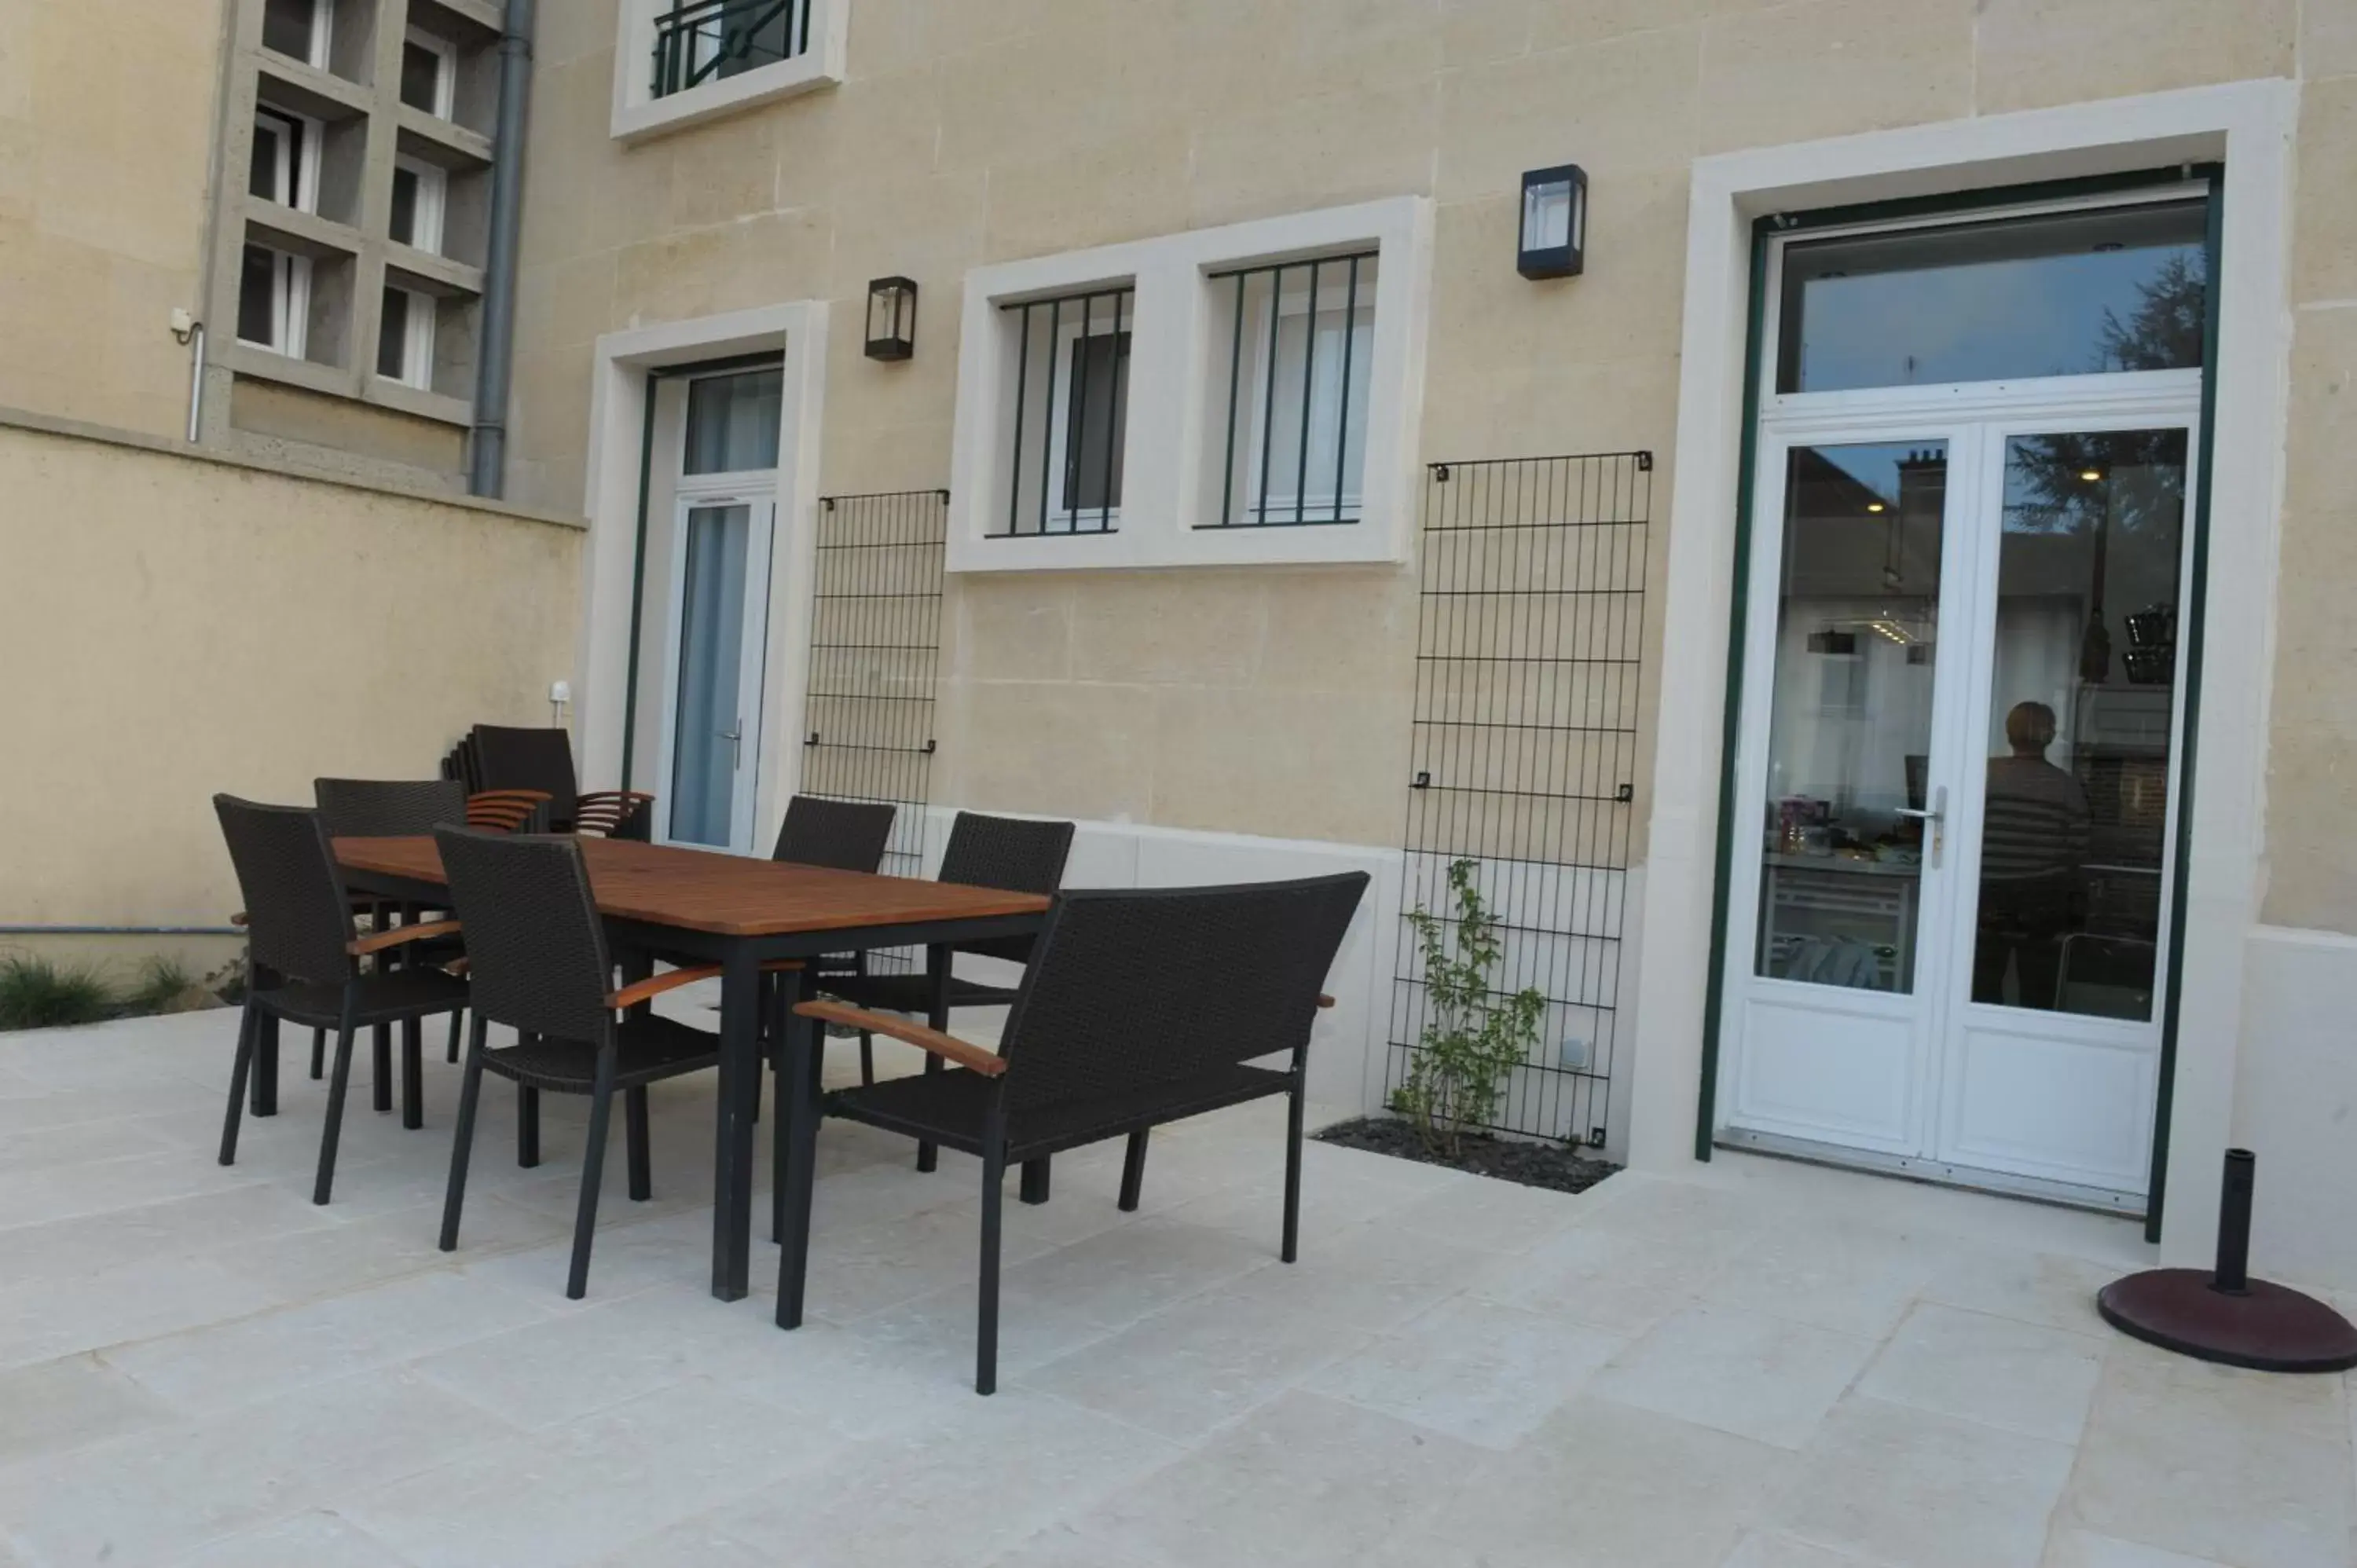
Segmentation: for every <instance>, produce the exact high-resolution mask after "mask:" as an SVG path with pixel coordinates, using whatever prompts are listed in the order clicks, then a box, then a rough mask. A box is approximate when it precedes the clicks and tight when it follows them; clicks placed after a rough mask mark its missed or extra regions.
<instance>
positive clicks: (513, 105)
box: [467, 0, 533, 499]
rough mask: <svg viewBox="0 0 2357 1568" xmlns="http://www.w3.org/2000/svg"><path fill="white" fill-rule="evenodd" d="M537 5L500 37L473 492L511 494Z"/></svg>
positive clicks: (524, 8)
mask: <svg viewBox="0 0 2357 1568" xmlns="http://www.w3.org/2000/svg"><path fill="white" fill-rule="evenodd" d="M532 21H533V0H507V16H506V20H505V24H504V25H503V26H502V27H501V28H500V123H499V130H498V134H497V135H496V136H494V137H493V139H492V142H491V224H490V245H489V248H488V251H487V253H486V254H485V256H484V258H483V327H482V353H481V360H480V364H479V368H478V370H477V372H476V376H475V439H474V445H473V450H472V453H471V463H470V468H469V472H468V477H467V489H468V491H469V492H471V493H473V494H475V495H479V496H490V497H492V498H494V499H496V498H498V497H499V496H500V495H501V494H502V493H503V492H504V491H505V490H506V489H507V458H508V383H509V381H510V380H511V372H512V371H513V370H514V364H515V282H516V277H515V274H516V232H517V230H518V229H519V228H521V227H522V221H523V128H524V108H525V104H524V100H525V96H526V95H527V94H528V93H529V92H530V91H531V90H532Z"/></svg>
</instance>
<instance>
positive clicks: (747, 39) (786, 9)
mask: <svg viewBox="0 0 2357 1568" xmlns="http://www.w3.org/2000/svg"><path fill="white" fill-rule="evenodd" d="M794 10H795V0H770V5H767V6H759V7H755V8H753V9H751V10H748V11H747V12H746V13H745V14H744V15H743V16H739V17H734V18H731V19H730V20H729V21H728V23H727V25H726V32H725V33H724V34H723V39H722V44H721V47H722V48H725V49H726V53H725V54H724V55H723V56H722V57H721V60H720V66H719V69H718V70H716V71H715V72H714V73H713V74H714V75H716V76H741V75H743V74H744V73H745V72H747V71H748V70H760V69H761V68H762V67H763V66H765V65H775V64H777V63H778V62H779V61H780V60H781V59H791V58H792V56H793V52H794V48H793V46H794V33H793V20H794ZM748 21H749V22H751V23H753V24H754V25H753V27H750V28H748V29H745V30H744V31H741V32H740V31H739V30H738V29H739V28H742V27H744V24H745V23H746V22H748Z"/></svg>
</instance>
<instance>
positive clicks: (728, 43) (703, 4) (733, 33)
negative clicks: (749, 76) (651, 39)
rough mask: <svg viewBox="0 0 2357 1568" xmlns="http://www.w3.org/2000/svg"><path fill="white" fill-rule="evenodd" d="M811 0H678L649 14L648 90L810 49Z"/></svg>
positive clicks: (678, 88)
mask: <svg viewBox="0 0 2357 1568" xmlns="http://www.w3.org/2000/svg"><path fill="white" fill-rule="evenodd" d="M811 4H812V0H692V3H690V0H679V3H677V4H674V5H673V6H672V8H671V9H670V10H668V11H662V12H658V13H657V14H656V16H655V74H654V95H655V96H656V97H657V98H668V97H670V96H671V95H672V94H673V93H674V92H684V91H687V90H688V89H690V88H692V87H700V86H702V85H703V84H704V83H705V82H707V81H717V80H720V79H723V78H726V77H731V76H742V75H743V74H744V73H745V72H747V71H748V70H759V69H760V68H761V67H763V66H765V65H775V64H777V63H778V62H780V60H789V59H795V58H796V57H798V56H800V55H802V54H803V53H804V52H805V51H807V50H808V49H809V48H810V20H811V18H810V13H811Z"/></svg>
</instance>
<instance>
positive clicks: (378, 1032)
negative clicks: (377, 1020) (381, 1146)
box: [369, 1024, 393, 1111]
mask: <svg viewBox="0 0 2357 1568" xmlns="http://www.w3.org/2000/svg"><path fill="white" fill-rule="evenodd" d="M371 1044H372V1046H373V1047H374V1054H373V1055H372V1056H371V1058H370V1062H371V1066H372V1067H373V1068H374V1069H375V1079H376V1081H375V1082H373V1083H371V1085H369V1102H370V1103H371V1105H373V1106H375V1107H376V1109H378V1110H379V1111H390V1110H392V1109H393V1026H392V1025H390V1024H379V1025H378V1026H376V1029H375V1032H374V1036H373V1038H372V1040H371Z"/></svg>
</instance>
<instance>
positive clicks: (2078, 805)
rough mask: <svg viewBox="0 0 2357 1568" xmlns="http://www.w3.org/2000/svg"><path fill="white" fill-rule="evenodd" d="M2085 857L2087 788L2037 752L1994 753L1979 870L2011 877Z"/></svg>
mask: <svg viewBox="0 0 2357 1568" xmlns="http://www.w3.org/2000/svg"><path fill="white" fill-rule="evenodd" d="M2086 858H2087V792H2086V791H2085V790H2083V789H2080V788H2079V781H2078V780H2077V779H2073V778H2072V777H2071V775H2069V774H2068V773H2065V772H2063V771H2062V769H2061V768H2057V767H2055V766H2054V765H2053V764H2052V763H2050V762H2049V761H2047V760H2046V759H2045V758H2044V757H1991V758H1989V766H1988V810H1987V812H1986V817H1985V819H1984V820H1983V822H1982V824H1981V876H1982V878H1983V879H1984V880H1986V881H1990V882H2010V881H2016V880H2021V879H2026V878H2029V877H2033V876H2054V875H2061V874H2062V873H2065V872H2071V871H2075V870H2077V869H2078V867H2079V865H2080V863H2081V862H2083V861H2084V860H2085V859H2086Z"/></svg>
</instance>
